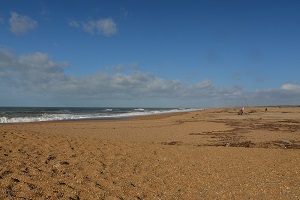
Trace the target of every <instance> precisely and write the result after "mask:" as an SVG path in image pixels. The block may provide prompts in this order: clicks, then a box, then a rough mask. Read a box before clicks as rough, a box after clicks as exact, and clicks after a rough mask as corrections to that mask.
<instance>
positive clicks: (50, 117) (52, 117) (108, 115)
mask: <svg viewBox="0 0 300 200" xmlns="http://www.w3.org/2000/svg"><path fill="white" fill-rule="evenodd" d="M195 110H202V109H165V110H164V109H149V110H146V109H142V108H138V109H134V110H131V111H128V112H120V113H113V112H112V109H106V110H105V111H104V112H103V111H102V112H99V113H93V114H72V113H71V112H70V111H68V112H67V113H65V114H60V113H55V114H54V113H53V114H52V113H47V114H42V115H38V116H30V115H28V116H22V117H19V116H18V117H11V116H9V117H8V116H3V115H2V117H0V123H25V122H45V121H66V120H87V119H113V118H116V119H117V118H126V117H134V116H144V115H155V114H164V113H176V112H189V111H195Z"/></svg>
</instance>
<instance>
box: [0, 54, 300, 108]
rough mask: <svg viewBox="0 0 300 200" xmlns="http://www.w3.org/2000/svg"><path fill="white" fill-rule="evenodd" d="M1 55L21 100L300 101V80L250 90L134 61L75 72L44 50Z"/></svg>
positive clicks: (5, 75)
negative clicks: (169, 74) (165, 73)
mask: <svg viewBox="0 0 300 200" xmlns="http://www.w3.org/2000/svg"><path fill="white" fill-rule="evenodd" d="M0 60H1V61H0V78H1V86H0V93H1V94H2V95H1V96H2V98H3V99H9V98H12V97H13V98H15V100H14V101H16V102H18V101H20V103H21V102H22V101H23V100H22V99H26V98H28V97H30V96H31V97H33V98H35V99H36V100H37V101H38V100H42V101H45V103H46V105H48V104H51V101H53V99H54V100H55V101H54V102H53V103H52V104H53V106H56V105H57V104H60V102H66V101H68V100H69V99H72V101H73V102H79V104H84V102H85V103H89V105H94V106H96V105H98V106H100V105H101V103H103V104H109V102H110V101H111V100H113V101H120V102H121V101H124V102H127V103H128V102H130V101H132V100H135V101H138V99H140V100H141V102H146V103H148V105H144V106H153V104H151V103H150V102H151V100H152V103H153V102H154V100H155V101H159V102H160V103H161V102H163V104H165V105H167V102H168V101H170V99H173V100H172V101H170V102H174V100H175V102H176V103H177V104H182V103H183V102H185V103H186V102H189V103H190V104H191V105H193V106H209V103H211V102H219V103H220V104H227V105H235V104H237V105H242V104H243V103H244V100H243V98H244V97H247V98H248V101H249V102H252V103H254V104H255V105H257V104H258V105H269V104H281V102H286V101H287V98H290V100H289V103H290V104H297V100H299V96H300V86H299V85H296V84H290V83H286V84H283V85H282V86H281V87H280V88H270V89H269V90H257V91H256V92H247V91H243V89H242V88H239V87H223V86H218V85H215V84H214V83H213V82H212V81H210V80H202V81H200V82H196V83H186V82H183V81H180V80H175V79H173V80H172V79H164V78H161V77H159V76H157V75H155V74H153V73H148V72H141V71H139V70H138V68H137V67H135V68H131V67H130V66H128V68H129V69H130V70H129V72H128V73H122V72H118V71H116V72H115V73H109V72H108V70H104V71H99V72H96V73H93V74H90V75H85V76H72V75H68V74H66V73H65V69H66V68H67V67H70V64H69V63H68V62H66V61H55V60H54V59H52V58H51V56H50V55H48V54H46V53H41V52H36V53H32V54H23V55H20V56H17V55H15V54H14V53H13V52H12V51H10V50H8V49H0ZM112 68H114V67H113V66H111V67H106V68H105V69H112ZM123 68H126V66H123ZM47 99H48V100H47ZM270 99H272V101H271V102H270V101H269V100H270ZM107 106H110V105H107ZM154 106H155V105H154ZM170 106H173V105H170Z"/></svg>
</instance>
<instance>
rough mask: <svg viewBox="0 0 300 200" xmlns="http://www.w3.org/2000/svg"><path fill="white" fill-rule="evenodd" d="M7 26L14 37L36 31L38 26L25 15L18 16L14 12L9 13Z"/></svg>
mask: <svg viewBox="0 0 300 200" xmlns="http://www.w3.org/2000/svg"><path fill="white" fill-rule="evenodd" d="M9 24H10V31H11V32H12V33H14V34H15V35H24V34H26V33H28V32H29V31H32V30H34V29H36V27H37V26H38V23H37V22H36V21H35V20H33V19H31V18H29V17H27V16H25V15H19V14H18V13H16V12H11V13H10V19H9Z"/></svg>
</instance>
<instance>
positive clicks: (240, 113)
mask: <svg viewBox="0 0 300 200" xmlns="http://www.w3.org/2000/svg"><path fill="white" fill-rule="evenodd" d="M244 112H245V108H244V107H242V108H241V110H240V112H239V115H243V114H244Z"/></svg>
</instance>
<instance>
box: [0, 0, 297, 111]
mask: <svg viewBox="0 0 300 200" xmlns="http://www.w3.org/2000/svg"><path fill="white" fill-rule="evenodd" d="M299 10H300V2H299V1H296V0H286V1H283V0H282V1H275V0H273V1H268V0H264V1H261V0H228V1H226V0H198V1H196V0H195V1H192V0H187V1H182V0H181V1H179V0H172V1H171V0H164V1H159V0H151V1H150V0H148V1H146V0H138V1H137V0H136V1H135V0H132V1H129V0H111V1H108V0H107V1H104V0H103V1H92V0H87V1H83V0H73V1H67V0H61V1H50V0H31V1H17V0H0V96H1V98H0V106H109V107H197V108H199V107H200V108H203V107H217V106H244V105H245V100H244V98H246V99H247V102H248V104H249V105H282V104H284V105H299V104H300V79H299V74H300V37H299V35H300V26H299V21H300V12H299Z"/></svg>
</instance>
